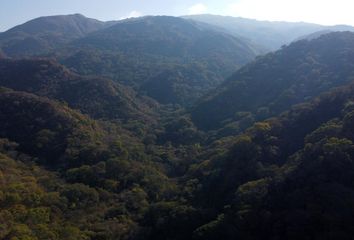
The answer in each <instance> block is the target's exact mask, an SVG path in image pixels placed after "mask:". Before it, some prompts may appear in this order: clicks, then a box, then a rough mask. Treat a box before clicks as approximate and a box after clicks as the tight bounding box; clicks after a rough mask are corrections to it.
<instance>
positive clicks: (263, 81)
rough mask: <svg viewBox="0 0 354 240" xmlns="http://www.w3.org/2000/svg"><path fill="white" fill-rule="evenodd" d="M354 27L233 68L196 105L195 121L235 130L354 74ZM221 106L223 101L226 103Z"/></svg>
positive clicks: (269, 115) (204, 126)
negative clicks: (236, 68) (220, 82)
mask: <svg viewBox="0 0 354 240" xmlns="http://www.w3.org/2000/svg"><path fill="white" fill-rule="evenodd" d="M353 49H354V33H351V32H338V33H330V34H327V35H324V36H322V37H320V38H318V39H314V40H310V41H307V40H302V41H298V42H295V43H293V44H291V45H289V46H287V47H284V48H283V49H281V50H279V51H276V52H274V53H270V54H267V55H265V56H263V57H260V58H258V59H257V60H256V61H254V62H253V63H250V64H248V65H246V66H245V67H243V68H242V69H240V70H239V71H237V72H236V73H235V74H233V76H232V77H230V78H229V79H227V80H226V81H225V82H224V83H223V84H221V85H220V86H219V87H218V88H217V89H216V90H215V91H211V92H210V93H209V95H207V96H205V97H204V99H202V101H201V102H200V103H199V104H198V105H197V106H196V107H195V108H194V109H193V110H192V117H193V120H194V121H195V123H196V124H197V126H199V127H201V128H204V129H216V128H220V127H222V126H223V125H228V127H229V128H230V130H231V131H234V130H235V131H237V129H238V128H239V129H241V130H242V129H245V127H248V126H250V124H251V123H252V122H254V121H257V120H263V119H265V118H268V117H271V116H274V115H276V114H279V113H280V112H282V111H284V110H286V109H288V108H289V107H290V106H291V105H293V104H296V103H300V102H303V101H306V100H308V99H311V98H313V97H315V96H317V95H318V94H319V93H321V92H324V91H327V90H329V89H331V88H333V87H337V86H341V85H344V84H347V83H349V82H351V81H352V80H353V79H354V68H353V66H354V52H353ZM218 106H223V107H222V108H220V107H218Z"/></svg>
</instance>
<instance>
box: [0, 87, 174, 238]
mask: <svg viewBox="0 0 354 240" xmlns="http://www.w3.org/2000/svg"><path fill="white" fill-rule="evenodd" d="M0 104H1V106H2V107H1V109H0V136H1V139H0V173H1V175H0V194H1V195H0V196H1V199H0V203H1V211H0V219H1V220H2V225H1V227H0V236H1V238H3V239H10V237H11V238H13V237H16V238H23V239H46V238H47V239H48V237H49V238H51V237H54V239H89V238H93V239H99V238H104V239H117V238H126V237H127V236H130V235H132V234H133V232H134V231H138V230H137V229H136V228H137V222H138V221H139V220H140V219H141V218H142V216H143V214H144V212H145V209H146V208H147V207H148V205H149V202H156V201H159V199H160V198H161V199H169V195H171V194H172V195H174V193H173V192H174V191H175V190H174V188H176V187H175V184H174V183H173V182H170V181H169V179H168V178H167V176H165V174H164V171H165V169H164V167H163V166H164V164H162V163H157V162H154V160H156V159H158V156H157V155H156V156H155V157H152V156H153V154H151V155H147V154H146V153H145V149H144V145H143V144H142V142H141V140H140V139H139V138H136V137H134V136H133V135H132V134H131V133H129V132H127V131H125V130H123V129H122V128H121V127H119V126H120V125H119V124H117V125H115V124H114V122H111V123H107V122H98V121H95V120H93V119H91V118H89V117H88V116H86V115H83V114H81V113H79V112H77V111H75V110H73V109H70V108H69V107H68V106H66V105H65V104H63V103H60V102H57V101H54V100H51V99H48V98H44V97H39V96H36V95H33V94H30V93H25V92H18V91H13V90H9V89H5V88H0ZM150 151H151V150H150ZM162 152H163V151H162ZM156 161H157V160H156ZM44 168H45V169H46V170H44Z"/></svg>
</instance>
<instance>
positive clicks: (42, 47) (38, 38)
mask: <svg viewBox="0 0 354 240" xmlns="http://www.w3.org/2000/svg"><path fill="white" fill-rule="evenodd" d="M104 27H105V23H104V22H100V21H98V20H95V19H90V18H86V17H84V16H83V15H80V14H74V15H60V16H49V17H40V18H36V19H33V20H31V21H29V22H26V23H24V24H22V25H19V26H16V27H14V28H11V29H9V30H7V31H6V32H3V33H0V48H2V50H3V51H4V53H5V54H6V55H8V56H9V57H23V56H27V55H39V54H43V53H46V52H48V51H50V50H52V49H54V48H57V47H58V46H60V45H63V44H65V43H68V42H70V41H72V40H74V39H77V38H80V37H83V36H85V35H86V34H88V33H90V32H94V31H97V30H99V29H102V28H104Z"/></svg>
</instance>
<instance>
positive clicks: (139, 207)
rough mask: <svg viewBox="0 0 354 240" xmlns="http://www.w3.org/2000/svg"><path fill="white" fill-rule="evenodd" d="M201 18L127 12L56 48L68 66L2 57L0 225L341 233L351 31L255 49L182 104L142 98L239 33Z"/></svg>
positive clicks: (158, 92)
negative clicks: (257, 52) (251, 57)
mask: <svg viewBox="0 0 354 240" xmlns="http://www.w3.org/2000/svg"><path fill="white" fill-rule="evenodd" d="M205 27H206V25H204V24H200V23H194V22H190V21H187V20H179V19H177V18H172V17H156V18H154V17H148V18H142V19H133V20H127V21H122V22H119V23H118V24H116V25H113V26H111V27H109V26H108V27H107V26H106V28H105V29H103V30H100V32H93V33H91V34H88V35H85V37H79V38H77V39H76V40H74V41H70V43H67V44H65V46H63V45H62V46H61V47H60V48H59V49H58V50H55V52H53V53H55V55H56V56H57V57H58V59H59V60H61V61H62V62H64V63H65V64H66V67H64V66H63V65H61V64H59V63H58V62H57V61H58V60H46V59H44V58H37V59H31V58H28V59H9V58H2V59H1V60H0V106H1V107H0V239H4V240H42V239H43V240H120V239H121V240H136V239H142V240H144V239H147V240H150V239H151V240H152V239H154V240H160V239H161V240H166V239H169V240H185V239H249V240H258V239H266V240H267V239H269V240H276V239H290V240H292V239H294V240H297V239H315V240H317V239H329V240H332V239H333V240H337V239H353V237H352V236H353V234H354V229H353V226H352V223H353V221H354V219H353V218H354V217H353V216H354V185H353V182H354V174H353V172H354V143H353V142H354V85H353V84H354V83H353V82H352V81H353V80H354V70H353V69H354V34H353V33H349V32H344V33H330V34H328V35H324V36H322V37H320V38H316V39H313V40H311V41H307V40H303V41H299V42H296V43H293V44H291V45H290V46H287V47H283V48H282V49H281V50H279V51H277V52H274V53H270V54H267V55H265V56H262V57H258V58H257V59H256V60H255V61H254V62H252V63H250V64H248V65H246V66H244V67H242V68H241V69H240V70H238V71H237V72H235V73H234V74H233V75H232V77H230V78H229V79H228V80H226V81H225V82H224V83H222V84H221V85H220V86H219V87H217V88H216V90H214V91H211V92H210V93H209V94H207V95H205V96H204V97H202V98H201V99H198V100H197V104H196V105H195V106H194V107H191V108H187V109H183V108H181V107H179V106H173V105H171V104H169V105H163V104H160V103H157V102H155V101H154V100H152V99H150V98H149V97H147V96H144V94H143V93H144V92H145V93H147V94H149V95H150V96H154V98H155V99H157V100H158V101H159V102H161V103H164V102H170V101H171V99H173V101H172V102H179V103H181V102H180V101H181V99H182V98H180V97H181V96H182V94H187V95H185V97H184V98H183V99H185V100H184V101H187V102H183V101H182V103H183V104H186V105H188V104H190V103H191V102H190V101H192V100H190V99H191V98H194V99H195V100H196V99H197V98H198V96H199V95H198V94H202V92H203V91H206V89H208V88H209V89H210V88H212V86H215V85H212V84H211V85H210V86H209V87H207V88H206V87H205V86H202V83H201V82H199V80H198V76H200V74H201V73H203V72H204V71H205V72H207V73H208V74H211V76H212V77H215V79H216V78H218V76H222V75H223V74H224V73H223V70H222V69H223V68H224V67H225V66H228V64H229V63H227V62H228V61H229V60H230V59H231V58H232V56H233V55H232V54H235V55H234V56H235V57H236V56H237V54H238V52H232V51H231V53H229V52H228V50H230V49H231V48H232V47H230V46H234V45H233V44H235V43H240V42H238V41H237V40H236V39H235V38H233V37H230V36H229V35H226V34H224V33H219V34H217V32H215V30H206V29H204V28H205ZM198 29H199V30H198ZM150 31H153V32H154V33H155V34H156V36H155V38H153V37H152V35H151V36H150V35H149V33H150ZM158 32H160V33H159V34H158ZM139 34H140V35H139ZM137 35H138V36H139V38H138V39H136V36H137ZM118 36H121V38H119V37H118ZM214 37H215V38H214ZM141 38H145V39H146V41H142V39H141ZM198 38H201V39H202V38H208V39H209V40H208V41H210V40H211V39H214V40H215V41H216V42H219V40H220V39H223V40H222V41H224V40H225V39H227V41H229V43H230V45H222V46H220V47H219V48H217V49H218V50H217V51H215V52H213V51H212V49H209V48H204V47H202V48H200V49H198V48H196V46H195V45H193V41H195V39H198ZM201 39H199V40H198V42H199V43H201V42H203V41H204V40H205V39H204V40H203V41H202V40H201ZM217 39H219V40H217ZM208 44H211V43H210V42H208ZM208 46H210V45H208ZM213 46H215V45H213ZM137 47H139V48H137ZM229 47H230V49H229ZM206 49H209V50H208V51H207V50H206ZM76 51H77V52H76ZM183 51H185V52H184V53H183ZM216 52H218V53H219V54H220V55H218V54H216ZM68 54H69V55H70V54H73V55H72V56H71V57H69V58H66V57H67V56H69V55H68ZM215 54H216V55H215ZM224 55H225V56H224ZM64 56H65V57H64ZM109 56H110V57H109ZM119 56H120V57H121V58H120V57H119ZM214 57H215V58H214ZM188 58H189V60H190V61H189V60H188ZM69 59H70V63H69V62H68V61H69ZM137 59H141V62H136V61H137ZM238 59H240V58H238ZM108 61H111V65H110V64H108ZM209 61H211V62H209ZM223 61H225V62H223ZM215 64H216V65H218V64H220V65H218V68H216V67H215V66H216V65H215ZM238 64H241V63H238ZM70 65H71V69H69V68H68V67H67V66H70ZM74 65H75V66H76V67H79V66H81V67H82V68H81V70H78V69H76V73H75V72H74V71H73V69H74V67H73V66H74ZM118 66H119V67H118ZM116 67H117V70H116V72H115V71H112V70H114V69H116ZM235 68H237V67H235ZM102 69H105V71H104V72H103V71H102V72H101V70H102ZM149 71H156V72H149ZM227 71H231V69H230V70H227ZM77 72H81V73H82V74H84V75H91V74H96V75H104V76H102V77H100V76H83V75H80V74H79V73H77ZM133 73H134V74H133ZM219 74H220V75H219ZM226 75H227V74H226ZM105 76H106V77H107V76H110V78H105ZM211 76H209V77H211ZM112 79H113V80H112ZM186 81H187V82H188V86H186V85H185V84H186ZM215 81H216V82H218V81H220V80H215ZM124 84H128V85H130V86H133V88H131V87H128V86H125V85H124ZM176 84H177V85H176ZM179 84H181V85H179ZM171 85H173V86H175V87H176V88H170V87H171ZM134 88H135V89H134ZM198 88H200V89H198ZM137 92H138V93H137ZM175 94H178V96H176V95H175ZM189 95H194V96H189ZM166 99H170V100H168V101H167V100H166ZM186 99H189V100H186ZM296 104H297V105H296ZM189 114H191V117H190V116H189ZM198 127H199V129H198ZM200 129H203V130H204V131H202V130H200ZM209 129H211V131H207V130H209Z"/></svg>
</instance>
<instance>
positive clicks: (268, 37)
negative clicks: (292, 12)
mask: <svg viewBox="0 0 354 240" xmlns="http://www.w3.org/2000/svg"><path fill="white" fill-rule="evenodd" d="M184 18H186V19H193V20H196V21H200V22H204V23H207V24H211V25H213V26H216V27H219V28H220V29H221V30H223V31H225V32H227V33H230V34H232V35H234V36H236V37H242V38H245V39H249V40H251V41H252V42H253V43H254V44H256V45H258V46H260V47H263V48H264V49H265V50H277V49H279V48H280V47H281V46H282V45H284V44H289V43H291V42H292V41H294V40H296V39H300V38H303V37H304V36H307V35H309V34H312V33H314V32H320V31H354V28H353V27H352V26H346V25H336V26H323V25H318V24H311V23H304V22H299V23H296V22H295V23H292V22H270V21H257V20H253V19H247V18H240V17H226V16H218V15H210V14H202V15H191V16H185V17H184ZM322 33H324V32H322Z"/></svg>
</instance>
